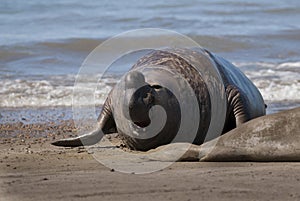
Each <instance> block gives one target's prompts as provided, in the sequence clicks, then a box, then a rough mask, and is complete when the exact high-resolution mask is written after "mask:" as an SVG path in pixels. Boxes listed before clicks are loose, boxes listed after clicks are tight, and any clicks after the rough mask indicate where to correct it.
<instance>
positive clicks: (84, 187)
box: [0, 120, 300, 201]
mask: <svg viewBox="0 0 300 201" xmlns="http://www.w3.org/2000/svg"><path fill="white" fill-rule="evenodd" d="M74 131H76V128H75V127H74V124H73V122H72V121H71V120H64V121H57V122H52V123H49V122H48V123H45V124H43V123H40V124H38V123H34V124H23V123H20V122H19V123H5V124H1V126H0V132H1V140H0V195H1V199H0V200H4V201H6V200H24V201H27V200H30V201H31V200H51V201H52V200H180V201H181V200H300V163H254V162H242V163H240V162H234V163H233V162H222V163H220V162H218V163H215V162H177V163H174V164H173V165H171V166H170V167H168V168H166V169H164V170H161V171H158V172H154V173H150V174H141V175H138V174H134V173H132V174H125V173H119V172H117V171H114V170H111V169H109V168H107V167H105V166H103V165H102V164H100V163H99V162H98V161H96V160H95V159H94V158H93V156H92V155H91V154H89V153H88V152H87V151H86V150H84V149H82V148H73V149H70V148H59V147H54V146H51V145H50V142H51V141H53V140H54V139H56V138H64V137H69V136H72V135H73V133H74Z"/></svg>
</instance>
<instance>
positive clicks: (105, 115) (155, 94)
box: [52, 48, 265, 151]
mask: <svg viewBox="0 0 300 201" xmlns="http://www.w3.org/2000/svg"><path fill="white" fill-rule="evenodd" d="M191 61H192V62H191ZM157 65H159V66H163V67H164V68H165V69H166V70H168V71H169V72H174V74H180V75H181V77H182V79H184V80H186V81H187V82H188V84H189V86H190V87H191V88H192V90H193V91H194V94H195V96H196V99H197V103H198V108H199V113H200V116H201V117H202V118H200V121H199V122H193V119H191V120H190V121H191V123H192V124H195V125H197V128H198V130H197V133H196V137H195V139H194V140H193V141H192V143H193V144H196V145H200V144H202V143H204V140H205V137H206V134H207V131H208V129H209V125H210V123H211V107H212V105H211V104H212V101H211V100H210V94H209V90H208V88H207V83H205V81H204V79H203V78H202V76H201V74H200V73H199V72H198V70H197V69H199V68H202V67H205V68H216V69H217V71H218V73H219V74H220V76H221V79H222V84H223V85H224V89H225V95H226V107H227V108H226V111H227V112H226V116H225V119H224V122H225V123H224V126H223V131H222V133H221V134H224V133H226V132H228V131H230V130H232V129H234V128H236V127H238V126H240V125H241V124H243V123H245V122H247V121H249V120H251V119H254V118H257V117H259V116H263V115H265V104H264V100H263V98H262V96H261V94H260V92H259V90H258V89H257V88H256V86H255V85H254V84H253V83H252V82H251V81H250V80H249V79H248V78H247V77H246V76H245V75H244V74H243V73H242V72H241V71H240V70H239V69H238V68H237V67H235V66H234V65H233V64H231V63H230V62H228V61H227V60H225V59H223V58H221V57H219V56H217V55H215V54H213V53H211V52H209V51H208V50H205V49H202V48H191V49H170V48H169V49H161V50H154V51H152V52H150V53H148V54H147V55H145V56H143V57H142V58H140V59H139V60H138V61H137V62H136V63H135V64H134V65H133V67H132V68H131V70H130V71H129V72H128V73H127V74H126V75H125V79H124V82H125V86H126V90H127V89H128V90H130V89H132V90H134V93H133V94H132V96H130V97H125V99H126V102H125V103H124V105H123V108H124V109H128V110H129V113H126V112H124V114H125V117H124V118H126V119H131V121H132V122H133V125H134V126H137V127H140V128H143V127H147V126H148V125H149V124H150V123H151V122H150V119H149V114H148V113H149V110H150V109H151V107H153V106H155V105H159V106H162V107H163V108H164V110H165V111H166V115H167V118H166V123H165V125H164V127H163V128H162V129H161V131H160V132H159V133H158V134H157V135H155V136H153V137H150V138H147V139H140V138H134V137H133V136H132V135H130V134H128V133H126V132H124V131H122V130H121V129H119V128H118V127H117V124H118V122H115V118H114V116H115V115H116V113H119V112H120V111H116V109H115V106H114V101H113V100H114V99H116V98H118V97H117V95H118V94H117V95H116V93H114V91H115V90H116V87H118V86H117V85H116V86H115V87H114V88H113V89H112V91H111V92H110V93H109V95H108V97H107V99H106V101H105V103H104V105H103V108H102V111H101V113H100V115H99V117H98V125H97V129H96V130H95V131H93V132H91V133H88V134H85V135H82V136H79V137H76V138H69V139H62V140H59V141H56V142H53V143H52V144H53V145H56V146H66V147H76V146H82V145H92V144H95V143H97V142H98V141H100V140H101V138H102V136H103V134H104V135H105V134H111V133H115V132H118V133H119V136H120V138H121V139H122V141H123V142H124V144H125V145H126V146H127V147H129V148H130V149H133V150H141V151H147V150H149V149H154V148H156V147H158V146H161V145H165V144H168V143H171V142H172V140H173V139H174V137H175V135H176V134H177V131H178V129H179V126H180V120H181V116H182V112H184V111H181V110H180V103H179V102H178V100H177V99H176V97H175V96H174V94H173V93H172V91H170V90H169V89H167V88H165V87H164V86H161V85H160V83H151V82H146V81H145V77H144V75H143V73H141V72H140V71H141V70H142V69H143V68H149V66H150V67H151V66H157ZM195 65H197V66H195ZM159 73H160V75H161V76H164V71H163V70H162V71H161V72H159ZM136 86H142V87H140V88H136ZM182 90H183V91H184V89H182ZM220 93H223V92H221V91H220ZM191 107H195V106H192V105H191ZM126 114H127V115H126ZM118 120H119V121H122V120H120V119H118ZM184 139H185V138H184V137H183V138H182V142H185V141H184ZM177 142H178V141H177Z"/></svg>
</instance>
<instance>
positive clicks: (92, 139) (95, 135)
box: [51, 95, 117, 147]
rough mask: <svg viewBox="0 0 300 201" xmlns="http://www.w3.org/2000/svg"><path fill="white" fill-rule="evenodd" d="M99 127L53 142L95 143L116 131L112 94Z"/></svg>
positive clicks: (77, 144) (66, 144) (102, 112)
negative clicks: (80, 134)
mask: <svg viewBox="0 0 300 201" xmlns="http://www.w3.org/2000/svg"><path fill="white" fill-rule="evenodd" d="M98 122H99V124H98V126H97V129H96V130H95V131H93V132H91V133H88V134H85V135H82V136H78V137H75V138H68V139H62V140H58V141H55V142H52V143H51V144H52V145H55V146H62V147H79V146H88V145H93V144H96V143H97V142H99V141H100V140H101V139H102V137H103V135H105V134H109V133H114V132H116V130H117V129H116V124H115V121H114V118H113V115H112V110H111V100H110V95H109V96H108V98H107V99H106V101H105V103H104V105H103V109H102V111H101V114H100V116H99V118H98Z"/></svg>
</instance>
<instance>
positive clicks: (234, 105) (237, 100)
mask: <svg viewBox="0 0 300 201" xmlns="http://www.w3.org/2000/svg"><path fill="white" fill-rule="evenodd" d="M241 93H242V92H241V91H240V90H239V89H238V88H237V87H235V86H232V85H229V86H227V87H226V94H227V100H228V115H229V116H231V118H227V119H229V121H231V122H228V123H231V124H232V126H231V127H232V128H231V129H233V128H235V127H237V126H239V125H241V124H243V123H245V122H247V121H249V120H250V119H251V115H250V114H249V112H248V111H249V109H247V105H248V103H247V100H245V98H244V97H245V96H243V94H241Z"/></svg>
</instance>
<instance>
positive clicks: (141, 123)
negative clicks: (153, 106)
mask: <svg viewBox="0 0 300 201" xmlns="http://www.w3.org/2000/svg"><path fill="white" fill-rule="evenodd" d="M133 123H134V124H135V125H137V126H138V127H141V128H145V127H147V126H149V124H150V123H151V121H150V120H149V121H139V122H133Z"/></svg>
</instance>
